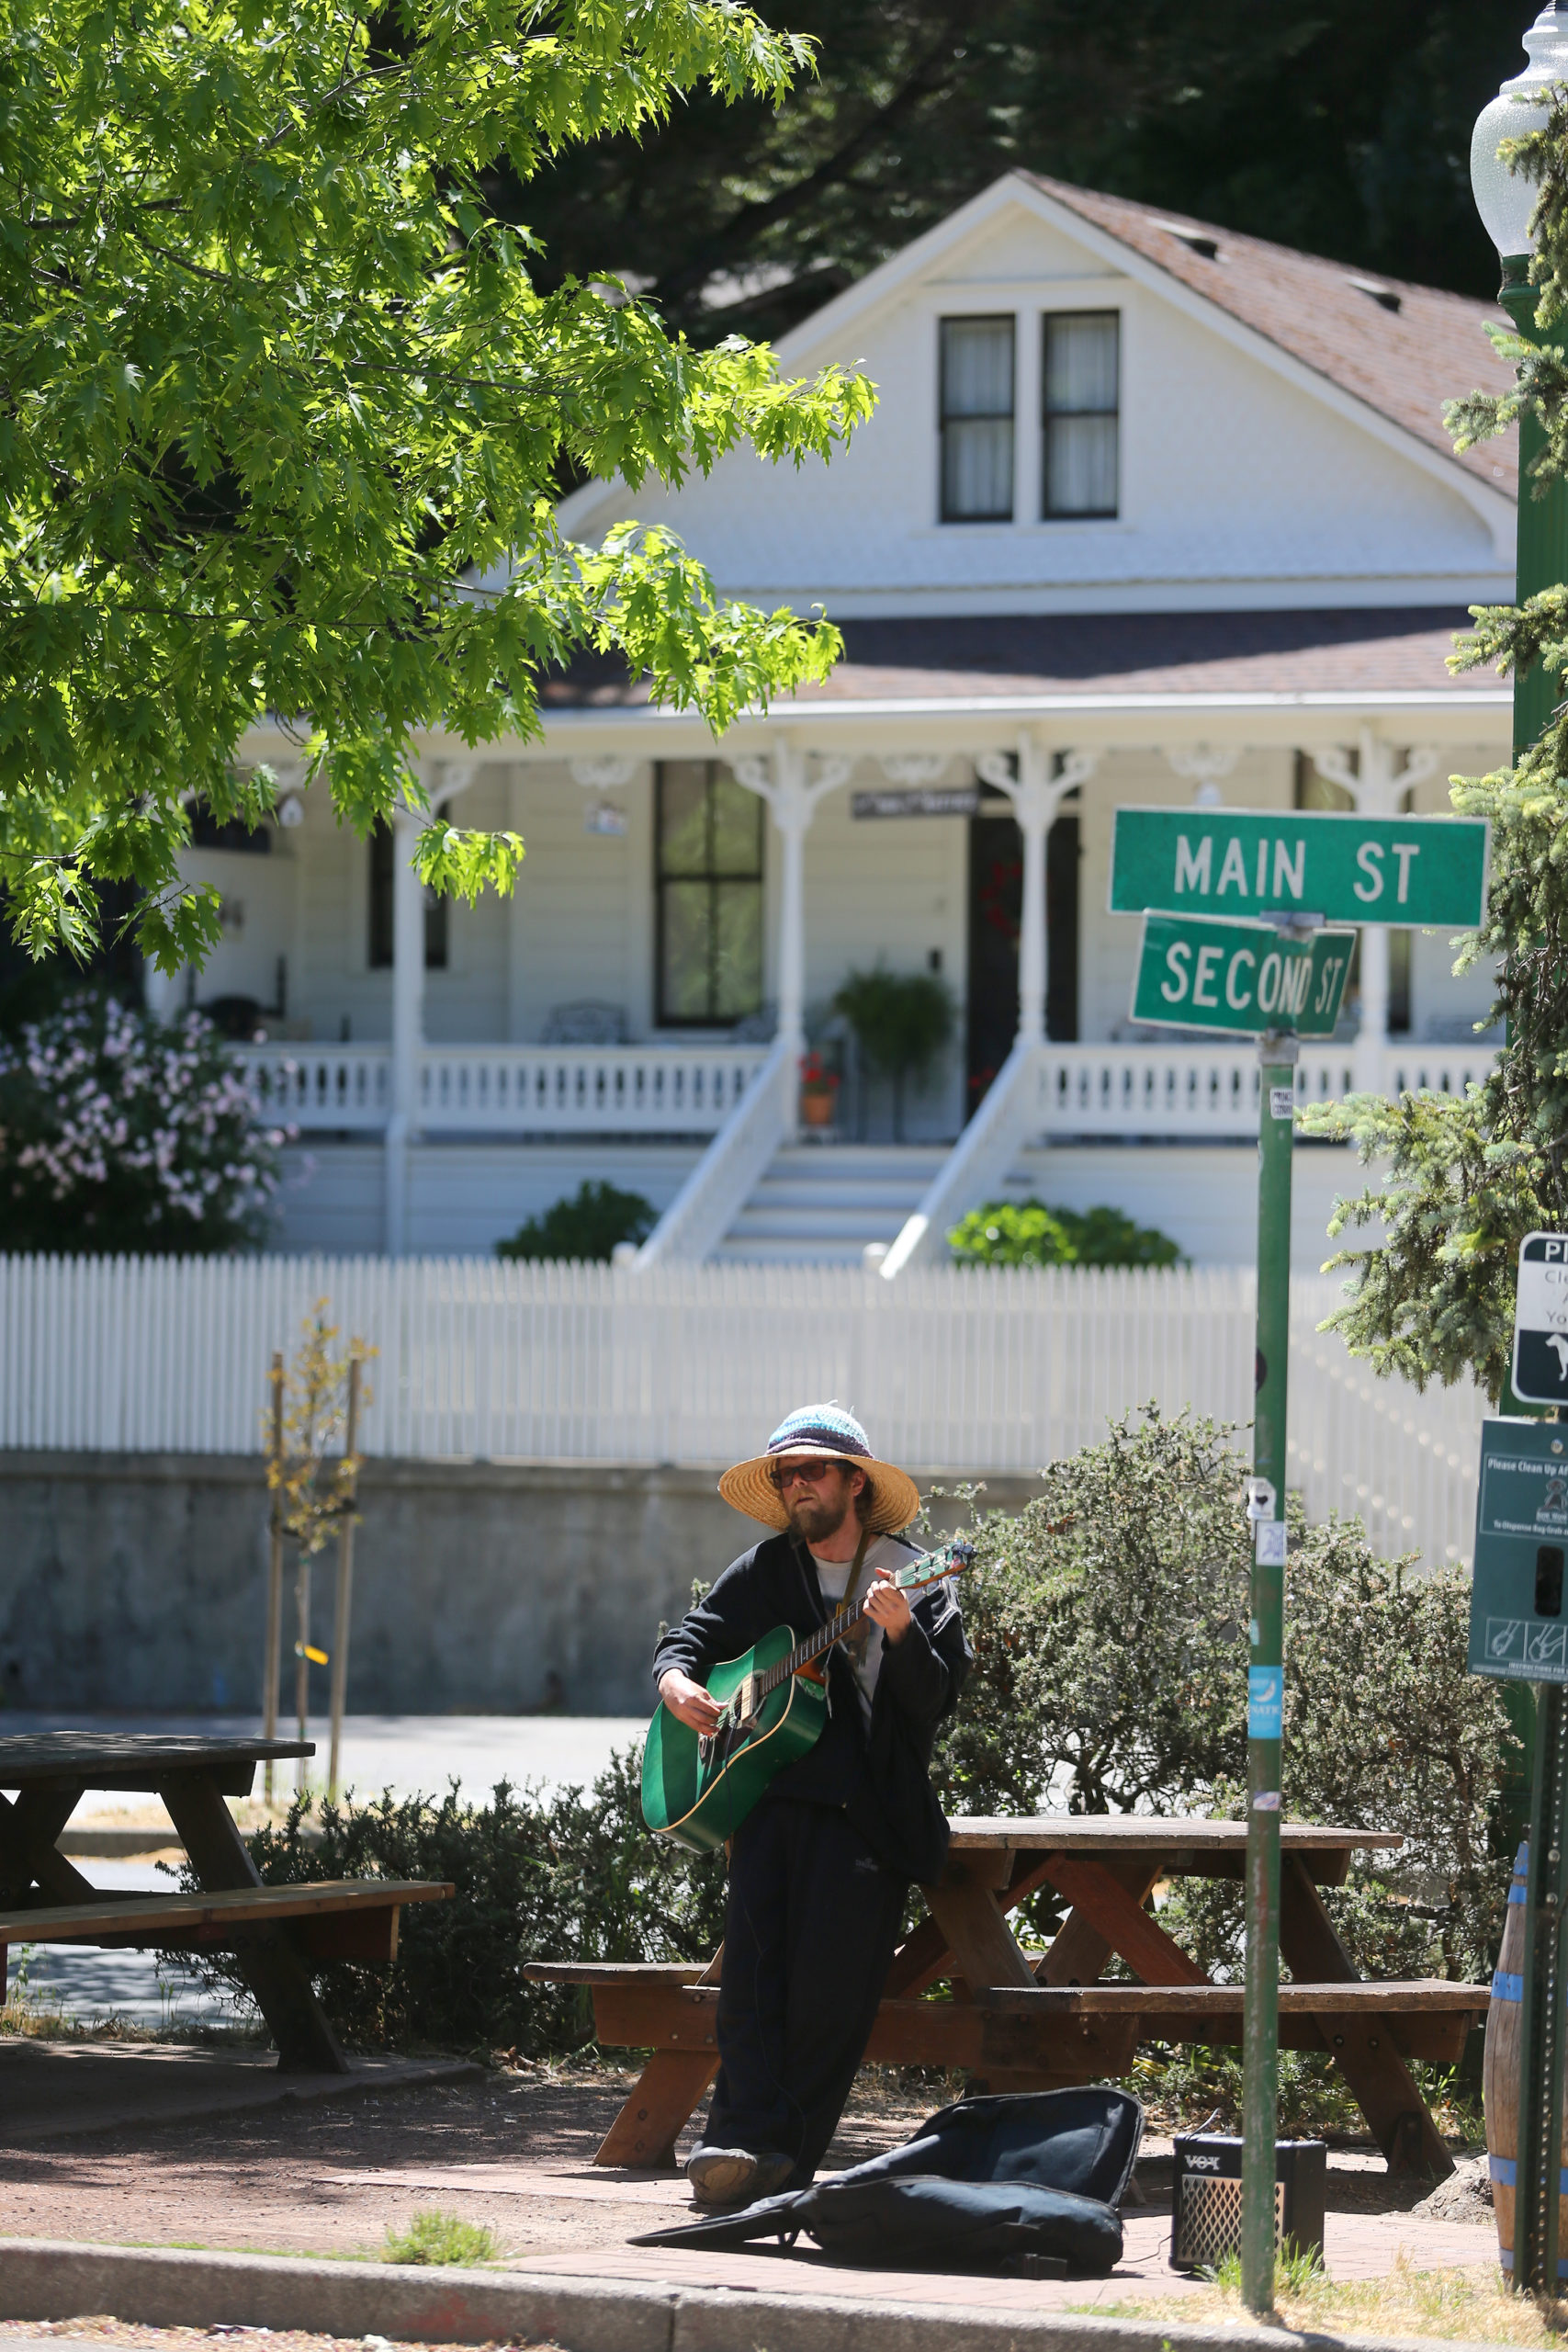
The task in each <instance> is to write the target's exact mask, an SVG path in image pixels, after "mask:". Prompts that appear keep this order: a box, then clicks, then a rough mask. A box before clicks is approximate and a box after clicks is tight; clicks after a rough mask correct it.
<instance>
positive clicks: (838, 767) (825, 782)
mask: <svg viewBox="0 0 1568 2352" xmlns="http://www.w3.org/2000/svg"><path fill="white" fill-rule="evenodd" d="M810 756H811V755H810V753H809V752H803V751H802V750H801V749H800V748H799V746H798V745H797V744H795V743H791V742H787V741H785V742H781V743H780V744H779V746H778V748H777V750H776V751H774V752H773V753H772V754H771V756H770V757H769V758H768V759H739V760H736V761H735V762H734V763H733V765H734V770H735V775H736V780H737V781H738V782H739V783H740V784H743V785H744V786H746V788H747V790H748V791H749V792H755V793H758V794H760V795H761V797H762V798H763V799H764V800H765V801H766V802H767V804H768V807H769V809H770V810H771V812H772V815H773V824H774V827H775V829H776V830H777V832H778V835H779V839H780V841H781V842H782V843H783V845H784V870H783V873H782V875H781V877H780V884H779V956H778V992H779V1016H778V1018H779V1025H778V1035H779V1036H780V1038H781V1039H784V1040H785V1041H787V1043H788V1045H789V1047H790V1050H791V1051H792V1052H793V1053H795V1054H796V1055H798V1054H800V1053H801V1052H802V1051H803V1050H804V1048H805V1045H806V836H807V832H808V831H810V827H811V820H812V819H813V817H815V816H816V814H817V804H818V801H819V800H821V799H822V798H823V797H825V796H826V795H827V794H828V793H829V792H835V791H837V789H838V787H839V786H840V784H845V783H847V782H848V781H849V778H850V776H851V775H852V772H853V769H854V762H853V761H852V760H836V759H826V758H819V759H818V763H817V774H816V776H815V778H811V777H810V776H809V773H808V772H809V765H810Z"/></svg>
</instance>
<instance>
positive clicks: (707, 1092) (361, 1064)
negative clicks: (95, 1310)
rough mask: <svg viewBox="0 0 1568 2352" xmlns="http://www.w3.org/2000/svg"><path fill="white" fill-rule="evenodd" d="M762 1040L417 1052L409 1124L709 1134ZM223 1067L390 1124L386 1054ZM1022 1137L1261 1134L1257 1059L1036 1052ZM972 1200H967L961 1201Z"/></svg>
mask: <svg viewBox="0 0 1568 2352" xmlns="http://www.w3.org/2000/svg"><path fill="white" fill-rule="evenodd" d="M772 1051H773V1048H772V1046H767V1045H750V1046H718V1045H702V1046H673V1045H662V1044H660V1045H648V1046H426V1048H425V1050H424V1053H423V1057H422V1061H421V1067H420V1124H421V1125H422V1126H423V1129H424V1131H425V1133H426V1134H427V1135H492V1136H527V1135H711V1136H716V1135H717V1133H718V1131H719V1129H720V1128H721V1127H722V1126H723V1125H724V1124H725V1122H726V1120H727V1119H728V1117H729V1116H730V1114H731V1113H732V1112H734V1111H735V1110H736V1108H737V1107H738V1105H739V1103H740V1101H741V1099H742V1097H743V1096H744V1094H745V1092H746V1089H747V1087H748V1086H749V1085H750V1081H751V1080H752V1079H753V1078H755V1076H756V1075H757V1073H758V1071H759V1070H760V1069H761V1068H762V1066H763V1064H764V1062H765V1061H766V1060H767V1058H768V1057H769V1055H770V1053H771V1052H772ZM235 1057H236V1059H237V1060H238V1061H239V1062H240V1064H241V1065H242V1067H243V1069H245V1070H246V1072H247V1073H248V1075H249V1078H250V1082H251V1086H252V1089H253V1091H254V1094H255V1096H256V1100H257V1103H258V1104H259V1105H260V1107H261V1109H262V1110H263V1112H264V1113H265V1114H266V1115H267V1116H269V1117H271V1118H275V1119H278V1120H287V1121H288V1122H290V1123H291V1124H292V1125H295V1126H298V1127H299V1128H301V1129H303V1130H306V1131H310V1130H311V1129H315V1130H318V1131H329V1132H330V1131H339V1132H346V1133H349V1134H363V1135H378V1134H380V1132H381V1130H382V1129H383V1128H384V1127H385V1125H386V1124H387V1116H388V1110H389V1093H390V1076H389V1060H390V1048H389V1046H306V1045H287V1044H278V1045H266V1046H237V1047H236V1048H235ZM1491 1062H1492V1053H1491V1051H1490V1049H1489V1048H1485V1047H1478V1046H1408V1045H1391V1046H1388V1047H1387V1049H1386V1051H1385V1053H1384V1056H1383V1087H1384V1091H1386V1092H1388V1093H1391V1094H1393V1093H1399V1092H1403V1091H1407V1090H1413V1089H1416V1088H1421V1087H1427V1088H1430V1089H1432V1090H1433V1091H1435V1092H1438V1093H1441V1094H1457V1093H1461V1092H1462V1091H1463V1089H1464V1087H1465V1086H1466V1085H1467V1084H1468V1083H1469V1082H1470V1081H1471V1080H1480V1079H1482V1078H1483V1077H1484V1076H1485V1074H1486V1071H1487V1069H1489V1067H1490V1066H1491ZM1352 1083H1353V1080H1352V1064H1351V1053H1350V1049H1349V1048H1348V1046H1303V1048H1302V1057H1301V1062H1300V1065H1299V1067H1298V1069H1297V1072H1296V1093H1297V1097H1298V1099H1299V1100H1300V1101H1301V1102H1303V1103H1323V1102H1327V1101H1329V1100H1331V1099H1332V1098H1333V1097H1334V1096H1336V1095H1339V1094H1344V1093H1347V1092H1348V1091H1349V1089H1350V1087H1351V1085H1352ZM1032 1086H1033V1089H1034V1094H1033V1100H1032V1103H1028V1105H1027V1109H1026V1110H1022V1111H1021V1114H1020V1115H1021V1117H1022V1122H1023V1134H1022V1139H1023V1140H1024V1141H1031V1140H1044V1141H1055V1140H1058V1139H1065V1138H1066V1137H1068V1136H1085V1137H1088V1138H1090V1139H1092V1138H1094V1137H1097V1136H1104V1137H1106V1138H1108V1139H1110V1138H1114V1139H1117V1140H1122V1139H1125V1138H1128V1137H1131V1136H1146V1137H1148V1138H1150V1139H1151V1140H1154V1141H1175V1140H1178V1139H1181V1138H1192V1137H1207V1138H1210V1139H1212V1140H1213V1141H1214V1142H1216V1143H1219V1142H1226V1141H1231V1140H1235V1139H1236V1138H1238V1137H1250V1136H1255V1135H1256V1134H1257V1132H1258V1055H1257V1052H1256V1049H1255V1048H1254V1047H1252V1046H1245V1045H1224V1046H1188V1045H1168V1046H1160V1045H1156V1046H1041V1047H1039V1048H1038V1049H1037V1061H1036V1070H1035V1075H1034V1078H1033V1080H1032ZM971 1205H972V1204H971Z"/></svg>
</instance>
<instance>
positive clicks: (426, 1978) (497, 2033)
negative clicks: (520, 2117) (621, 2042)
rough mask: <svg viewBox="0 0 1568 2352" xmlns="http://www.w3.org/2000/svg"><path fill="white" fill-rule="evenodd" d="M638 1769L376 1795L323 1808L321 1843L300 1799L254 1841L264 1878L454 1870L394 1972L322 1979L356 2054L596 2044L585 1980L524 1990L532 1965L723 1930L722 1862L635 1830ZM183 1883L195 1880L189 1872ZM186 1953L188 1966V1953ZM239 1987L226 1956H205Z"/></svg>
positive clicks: (642, 1955)
mask: <svg viewBox="0 0 1568 2352" xmlns="http://www.w3.org/2000/svg"><path fill="white" fill-rule="evenodd" d="M638 1769H639V1768H638V1764H637V1758H634V1757H626V1756H619V1757H616V1758H615V1760H614V1761H613V1762H612V1764H611V1765H610V1767H609V1769H608V1770H607V1771H605V1772H603V1773H602V1774H601V1775H600V1777H599V1779H598V1780H597V1781H595V1782H594V1784H593V1788H592V1792H590V1793H588V1794H586V1795H585V1794H584V1792H583V1791H582V1790H581V1789H566V1790H562V1791H561V1792H559V1793H558V1794H557V1795H555V1796H552V1797H550V1798H548V1799H545V1800H540V1799H537V1798H536V1797H534V1796H532V1795H531V1794H529V1793H528V1792H522V1793H519V1792H517V1791H515V1790H513V1789H511V1788H509V1787H508V1786H507V1785H506V1784H505V1783H504V1782H502V1784H501V1785H500V1786H499V1787H498V1788H496V1789H495V1790H494V1791H493V1792H492V1794H491V1801H490V1803H489V1804H485V1805H471V1804H464V1803H463V1802H462V1801H461V1800H460V1799H459V1797H458V1795H457V1790H456V1788H455V1787H454V1788H452V1789H450V1790H448V1792H447V1793H446V1796H445V1797H443V1798H442V1799H441V1800H440V1801H439V1803H437V1802H435V1801H434V1800H433V1799H430V1798H422V1797H410V1798H402V1799H400V1798H394V1797H392V1796H390V1795H387V1794H383V1795H382V1796H381V1797H380V1798H378V1800H377V1802H376V1803H375V1804H368V1805H356V1804H354V1803H352V1801H350V1802H345V1803H344V1804H340V1805H333V1804H323V1805H322V1806H321V1810H320V1813H319V1815H317V1816H316V1824H317V1826H319V1828H320V1832H321V1842H320V1843H319V1844H312V1845H306V1844H305V1843H304V1842H303V1840H302V1838H301V1837H300V1834H299V1833H300V1829H301V1827H302V1826H303V1825H304V1823H305V1820H306V1818H307V1815H308V1814H309V1810H310V1809H309V1807H306V1808H304V1809H302V1808H301V1807H300V1806H299V1805H298V1804H296V1805H295V1806H294V1807H293V1808H292V1809H291V1811H290V1813H289V1815H288V1821H287V1822H286V1823H285V1825H284V1826H283V1827H282V1828H281V1829H276V1830H275V1829H263V1830H260V1831H258V1832H257V1833H256V1834H255V1836H254V1837H253V1838H251V1840H250V1848H251V1852H252V1854H253V1856H254V1860H255V1863H256V1867H257V1869H258V1870H259V1871H260V1872H261V1876H262V1879H263V1882H264V1883H265V1884H266V1885H268V1886H283V1885H298V1884H299V1883H303V1882H306V1881H309V1880H311V1879H322V1878H415V1879H417V1878H423V1879H447V1880H450V1881H451V1883H452V1884H453V1885H454V1886H455V1887H456V1889H457V1893H456V1894H455V1896H454V1897H453V1899H452V1900H451V1901H450V1902H448V1903H415V1904H410V1905H408V1907H407V1908H406V1909H405V1910H404V1912H403V1914H402V1917H401V1919H400V1923H399V1929H398V1956H397V1958H396V1960H394V1961H393V1962H390V1964H389V1965H384V1964H371V1963H363V1964H362V1963H360V1962H354V1961H332V1962H327V1963H325V1964H324V1965H323V1966H322V1967H321V1969H320V1970H319V1972H318V1973H317V1976H316V1983H317V1987H318V1990H319V1991H320V1993H321V1999H322V2002H323V2003H324V2005H325V2007H326V2010H327V2013H328V2015H329V2016H330V2017H331V2018H332V2020H333V2025H334V2026H335V2027H336V2029H337V2030H338V2032H339V2033H340V2034H341V2035H342V2036H343V2037H344V2040H345V2041H348V2042H350V2043H352V2044H353V2046H354V2047H355V2048H356V2049H360V2050H380V2049H405V2050H406V2049H410V2048H417V2047H421V2046H423V2047H434V2048H437V2049H445V2050H464V2051H479V2052H490V2051H491V2050H525V2051H527V2052H534V2053H540V2052H570V2051H573V2050H577V2049H581V2047H582V2046H583V2045H584V2044H585V2043H587V2042H590V2041H592V2030H593V2022H592V2008H591V2007H590V2005H589V2000H588V1996H587V1995H586V1993H585V1992H584V1991H583V1990H582V1988H581V1987H580V1986H576V1985H534V1984H530V1983H529V1982H528V1981H527V1979H526V1978H525V1976H524V1974H523V1968H524V1964H525V1962H528V1961H530V1960H706V1959H708V1958H709V1957H710V1956H711V1955H712V1953H713V1952H714V1951H715V1950H716V1946H717V1944H718V1941H719V1939H720V1937H721V1935H722V1933H723V1926H724V1861H723V1857H722V1855H720V1856H718V1857H716V1858H713V1857H708V1856H699V1855H695V1854H688V1853H686V1852H684V1851H683V1850H682V1849H681V1848H680V1847H678V1846H672V1845H671V1844H670V1843H669V1842H668V1841H667V1840H665V1839H661V1838H651V1837H649V1833H648V1831H647V1830H646V1829H645V1828H644V1827H643V1823H642V1812H641V1804H640V1799H639V1784H638ZM186 1883H187V1884H194V1883H195V1882H194V1880H193V1879H192V1878H191V1877H190V1874H189V1872H188V1871H186ZM188 1957H189V1956H188V1954H187V1955H186V1959H187V1960H188ZM201 1967H202V1973H203V1974H204V1975H205V1976H206V1977H207V1979H208V1981H209V1982H210V1983H214V1984H219V1985H225V1986H226V1987H228V1988H229V1989H230V1990H231V1991H232V1992H234V1993H235V1994H236V1995H239V1996H242V1997H243V1980H242V1979H241V1977H240V1975H239V1973H238V1971H237V1969H236V1968H235V1966H234V1963H233V1962H232V1960H231V1959H228V1958H225V1957H223V1956H221V1955H214V1956H213V1957H212V1958H211V1959H210V1960H209V1961H208V1960H204V1961H203V1962H202V1963H201Z"/></svg>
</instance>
